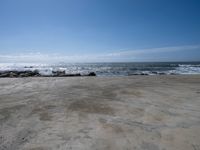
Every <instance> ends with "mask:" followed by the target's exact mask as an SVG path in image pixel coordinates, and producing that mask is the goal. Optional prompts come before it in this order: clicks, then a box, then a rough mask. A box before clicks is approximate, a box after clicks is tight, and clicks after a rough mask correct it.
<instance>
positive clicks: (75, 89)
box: [0, 75, 200, 150]
mask: <svg viewBox="0 0 200 150" xmlns="http://www.w3.org/2000/svg"><path fill="white" fill-rule="evenodd" d="M0 150H200V76H191V75H188V76H133V77H75V78H74V77H72V78H18V79H11V78H10V79H7V78H6V79H0Z"/></svg>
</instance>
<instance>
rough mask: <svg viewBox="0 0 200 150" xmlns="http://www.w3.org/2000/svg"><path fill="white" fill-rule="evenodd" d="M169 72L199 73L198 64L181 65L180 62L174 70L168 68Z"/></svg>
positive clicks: (199, 67) (199, 66)
mask: <svg viewBox="0 0 200 150" xmlns="http://www.w3.org/2000/svg"><path fill="white" fill-rule="evenodd" d="M169 73H174V74H200V64H197V65H192V64H188V65H182V64H180V65H179V66H178V67H176V69H175V70H170V71H169Z"/></svg>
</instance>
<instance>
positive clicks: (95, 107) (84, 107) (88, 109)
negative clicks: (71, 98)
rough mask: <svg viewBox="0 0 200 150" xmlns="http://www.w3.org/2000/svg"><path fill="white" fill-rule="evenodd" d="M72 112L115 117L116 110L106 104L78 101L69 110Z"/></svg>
mask: <svg viewBox="0 0 200 150" xmlns="http://www.w3.org/2000/svg"><path fill="white" fill-rule="evenodd" d="M68 109H69V110H72V111H78V112H85V113H91V114H105V115H113V114H114V110H113V109H112V108H111V107H109V106H108V105H106V104H102V103H97V102H93V101H91V100H78V101H75V102H72V103H71V105H70V106H69V108H68Z"/></svg>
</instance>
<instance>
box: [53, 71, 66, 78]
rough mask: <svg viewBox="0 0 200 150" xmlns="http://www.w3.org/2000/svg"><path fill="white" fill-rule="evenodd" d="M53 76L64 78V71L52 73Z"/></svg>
mask: <svg viewBox="0 0 200 150" xmlns="http://www.w3.org/2000/svg"><path fill="white" fill-rule="evenodd" d="M52 73H53V76H57V77H63V76H65V75H66V74H65V71H52Z"/></svg>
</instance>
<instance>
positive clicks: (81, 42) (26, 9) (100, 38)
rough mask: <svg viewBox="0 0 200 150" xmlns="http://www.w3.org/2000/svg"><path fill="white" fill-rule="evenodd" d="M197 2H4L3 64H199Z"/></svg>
mask: <svg viewBox="0 0 200 150" xmlns="http://www.w3.org/2000/svg"><path fill="white" fill-rule="evenodd" d="M199 8H200V1H199V0H0V63H4V62H5V63H7V62H33V61H34V62H39V61H41V62H42V61H43V62H58V61H60V62H61V61H62V62H115V61H116V62H123V61H125V62H134V61H200V9H199Z"/></svg>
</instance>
